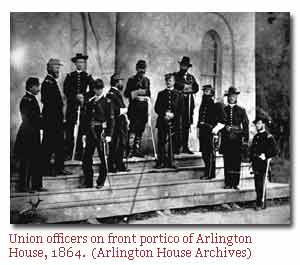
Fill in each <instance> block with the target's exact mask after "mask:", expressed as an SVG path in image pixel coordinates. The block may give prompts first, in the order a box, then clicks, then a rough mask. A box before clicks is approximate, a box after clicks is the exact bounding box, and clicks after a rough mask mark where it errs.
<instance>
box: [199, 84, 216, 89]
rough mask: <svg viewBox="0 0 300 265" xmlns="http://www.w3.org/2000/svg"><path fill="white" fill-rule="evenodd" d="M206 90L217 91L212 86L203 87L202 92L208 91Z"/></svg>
mask: <svg viewBox="0 0 300 265" xmlns="http://www.w3.org/2000/svg"><path fill="white" fill-rule="evenodd" d="M206 89H211V90H215V89H214V88H213V87H212V85H204V86H202V90H206Z"/></svg>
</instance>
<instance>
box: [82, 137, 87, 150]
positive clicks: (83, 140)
mask: <svg viewBox="0 0 300 265" xmlns="http://www.w3.org/2000/svg"><path fill="white" fill-rule="evenodd" d="M82 145H83V148H85V147H86V136H85V135H83V136H82Z"/></svg>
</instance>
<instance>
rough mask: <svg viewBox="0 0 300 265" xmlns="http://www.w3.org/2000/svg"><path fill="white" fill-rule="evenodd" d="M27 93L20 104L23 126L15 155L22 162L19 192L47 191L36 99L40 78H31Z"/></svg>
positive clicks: (39, 115) (27, 83) (18, 135)
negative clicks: (44, 179)
mask: <svg viewBox="0 0 300 265" xmlns="http://www.w3.org/2000/svg"><path fill="white" fill-rule="evenodd" d="M25 89H26V93H25V95H24V96H23V98H22V100H21V102H20V112H21V116H22V124H21V126H20V129H19V131H18V134H17V138H16V143H15V149H14V151H15V155H16V157H17V159H18V160H19V161H20V168H19V176H20V182H19V186H18V191H20V192H28V191H29V192H34V191H46V189H44V188H43V187H42V173H41V172H42V169H41V159H40V158H41V137H40V129H41V127H42V122H41V111H40V107H39V104H38V101H37V99H36V95H37V94H38V93H39V92H40V82H39V79H38V78H35V77H29V78H28V79H27V81H26V88H25Z"/></svg>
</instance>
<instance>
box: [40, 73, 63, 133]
mask: <svg viewBox="0 0 300 265" xmlns="http://www.w3.org/2000/svg"><path fill="white" fill-rule="evenodd" d="M41 101H42V103H43V110H42V116H43V126H44V128H50V129H53V128H55V127H56V126H62V124H63V100H62V96H61V93H60V90H59V87H58V84H57V81H56V80H55V78H54V77H53V76H51V75H47V76H46V78H45V80H44V81H43V83H42V86H41Z"/></svg>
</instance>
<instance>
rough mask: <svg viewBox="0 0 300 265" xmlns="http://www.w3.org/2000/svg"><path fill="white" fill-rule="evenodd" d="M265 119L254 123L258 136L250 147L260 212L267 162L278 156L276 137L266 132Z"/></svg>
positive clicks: (260, 118)
mask: <svg viewBox="0 0 300 265" xmlns="http://www.w3.org/2000/svg"><path fill="white" fill-rule="evenodd" d="M267 122H268V120H267V119H266V118H265V117H262V116H260V117H259V116H258V117H257V118H256V119H255V120H254V121H253V123H254V124H255V127H256V130H257V134H256V135H255V136H254V138H253V141H252V145H251V147H250V161H251V162H252V169H253V173H254V181H255V191H256V209H257V210H260V209H262V207H265V205H266V204H265V205H263V190H264V188H265V187H264V185H265V178H266V177H267V176H266V173H267V174H268V172H266V170H267V163H268V162H267V161H268V159H269V158H272V157H274V156H276V154H277V150H276V143H275V140H274V137H273V136H272V135H271V134H270V133H268V132H267V131H266V128H265V127H266V123H267Z"/></svg>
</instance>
